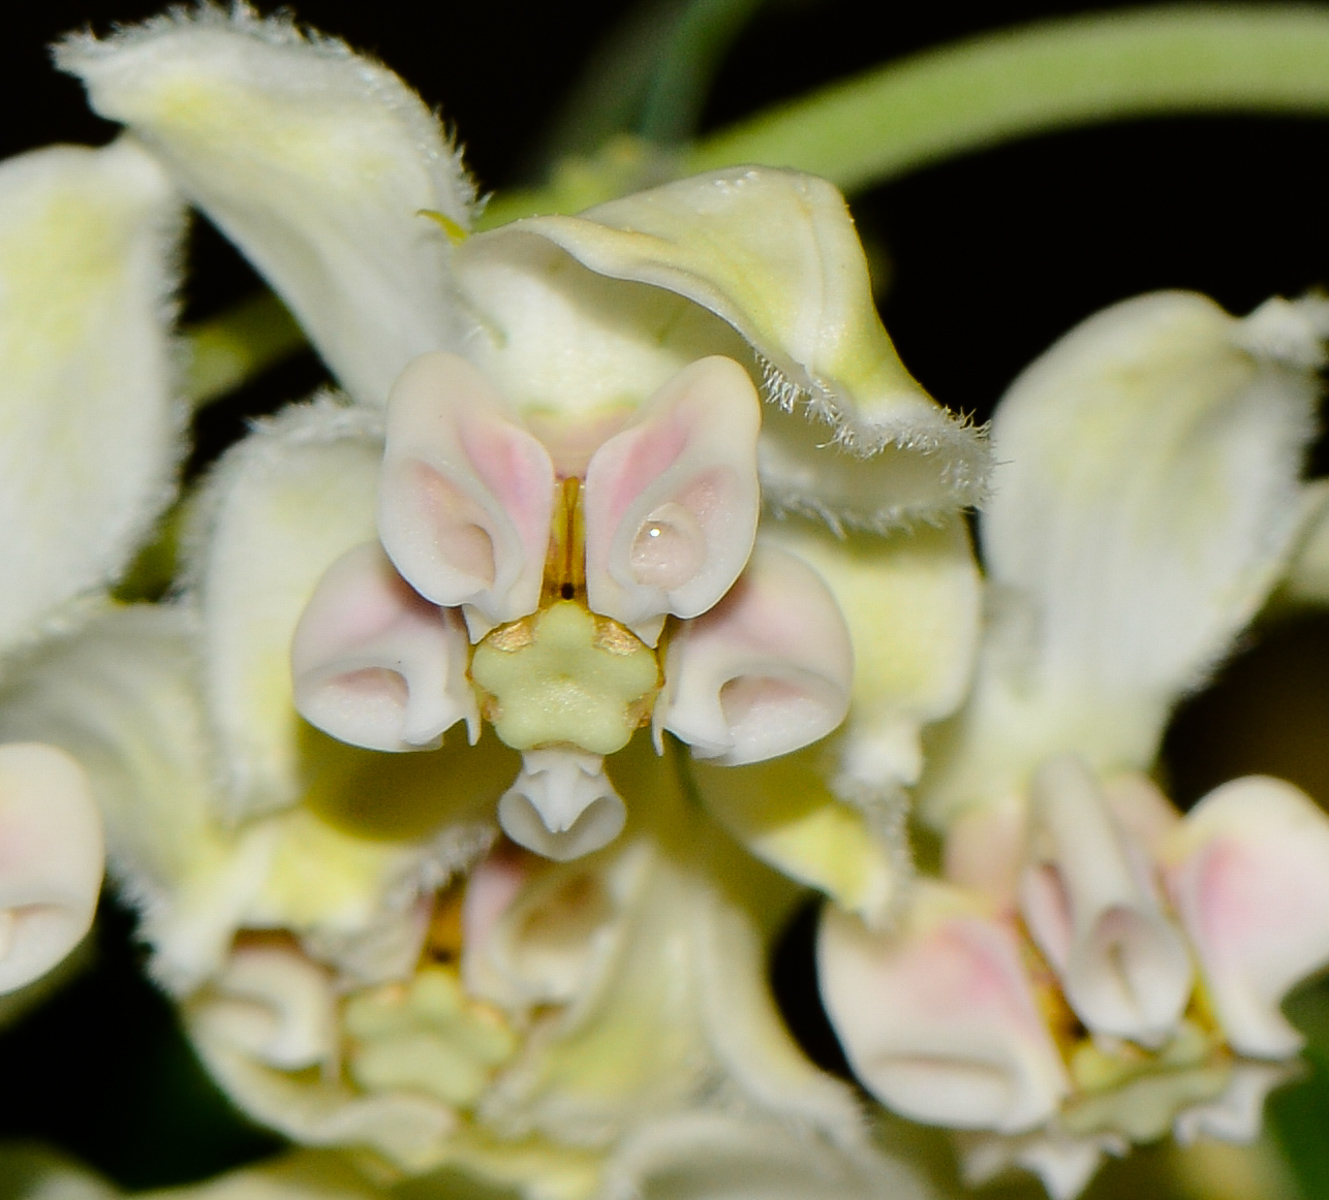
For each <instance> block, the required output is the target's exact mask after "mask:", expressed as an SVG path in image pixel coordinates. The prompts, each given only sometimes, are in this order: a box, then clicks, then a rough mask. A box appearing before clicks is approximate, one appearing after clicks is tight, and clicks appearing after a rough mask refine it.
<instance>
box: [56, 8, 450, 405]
mask: <svg viewBox="0 0 1329 1200" xmlns="http://www.w3.org/2000/svg"><path fill="white" fill-rule="evenodd" d="M57 57H58V61H59V64H60V66H62V67H63V68H64V69H65V70H67V71H69V72H71V73H72V74H75V75H77V76H78V77H79V78H81V79H82V80H83V81H84V83H85V84H86V85H87V88H88V92H89V96H90V98H91V101H92V105H93V107H94V108H95V109H96V111H97V112H98V113H100V114H101V115H102V116H104V117H107V118H109V119H110V120H113V121H121V122H123V123H124V124H126V125H128V126H129V127H130V128H131V129H132V130H133V131H134V133H135V134H136V135H137V136H138V137H140V138H141V139H142V140H143V141H144V142H145V143H146V144H147V145H149V146H150V147H151V148H152V150H153V151H154V153H155V154H156V155H157V156H158V157H159V158H160V160H161V161H162V162H163V163H164V164H165V165H166V167H167V169H168V170H169V171H170V173H171V175H172V177H173V178H174V179H175V181H176V182H177V183H178V184H179V185H180V187H181V188H182V189H183V190H184V191H185V192H186V193H187V194H188V195H189V197H190V199H192V200H193V201H194V203H195V204H197V205H198V206H199V207H200V208H201V209H202V210H203V212H204V213H206V214H207V216H208V218H209V219H210V220H212V221H213V222H214V223H215V224H216V225H217V226H218V228H220V229H221V230H222V231H223V232H224V233H225V234H226V235H227V236H228V237H230V238H231V239H232V240H234V241H235V243H236V244H237V245H238V246H239V247H240V248H241V250H242V251H244V253H245V254H246V255H247V256H248V257H249V258H250V260H251V261H252V262H253V263H254V265H255V266H256V267H257V268H258V270H259V271H260V272H261V273H262V274H263V275H264V276H265V277H266V278H267V279H268V280H269V281H270V282H271V284H272V286H273V287H274V289H275V290H276V291H277V292H278V293H279V294H280V295H281V297H282V299H283V300H284V301H285V302H286V303H287V305H288V306H289V307H290V309H291V311H292V312H293V313H294V314H295V316H296V318H297V319H298V320H299V322H300V324H301V325H302V326H303V327H304V329H305V330H306V331H307V332H308V333H309V336H310V338H311V339H312V340H313V342H314V344H315V345H316V346H317V348H318V350H319V352H320V353H321V354H322V356H323V358H324V360H325V361H326V362H327V363H328V365H329V367H331V368H332V370H333V372H334V373H335V374H336V375H337V376H338V378H339V379H340V380H341V382H342V383H343V385H344V386H345V387H346V388H347V389H348V390H349V391H350V392H351V393H352V394H353V395H354V396H355V397H356V398H357V399H359V400H361V401H363V402H366V403H373V404H381V403H382V402H383V401H384V400H385V399H386V397H387V393H388V388H389V387H390V386H391V384H392V381H393V380H394V379H395V378H396V377H397V375H398V373H399V372H400V371H401V370H402V368H403V367H405V366H406V364H407V363H408V362H409V361H410V360H411V359H412V358H414V357H415V356H416V355H418V354H422V353H424V352H425V351H427V350H435V349H439V348H441V347H443V346H445V345H446V344H448V343H449V341H450V340H451V339H452V338H453V337H454V336H455V325H454V322H453V312H454V306H453V304H452V301H451V300H450V298H449V284H448V278H447V264H448V257H449V253H450V248H451V236H452V235H453V234H455V235H456V236H459V237H460V236H463V235H464V232H465V230H466V228H467V227H468V225H469V221H470V217H469V210H470V206H471V204H472V202H473V199H474V190H473V188H472V185H471V183H470V181H469V180H468V179H467V177H466V174H465V172H464V171H463V170H462V167H461V163H460V160H459V157H458V154H457V152H456V150H455V149H454V148H453V147H452V145H451V144H450V142H449V140H448V139H447V137H446V136H445V134H444V132H443V130H442V128H441V126H440V124H439V122H438V120H437V118H436V117H435V116H434V115H433V114H432V113H430V112H429V110H428V109H427V108H426V107H425V105H424V104H423V103H422V102H421V100H420V98H419V97H418V96H416V95H415V94H414V93H413V92H412V91H411V90H410V89H409V88H407V87H406V85H405V84H403V83H402V82H401V80H400V79H398V78H397V77H396V76H395V75H394V74H392V72H391V71H389V70H387V69H386V68H385V67H383V66H381V65H380V64H379V63H377V62H375V61H373V60H372V59H370V58H366V57H363V56H360V55H356V54H353V53H352V52H351V51H350V50H349V49H348V48H347V47H346V46H345V45H344V44H343V43H341V42H339V41H337V40H335V39H333V38H328V37H324V36H322V35H320V34H305V33H303V32H301V30H300V29H299V28H298V27H297V26H296V24H295V23H294V21H293V20H292V19H291V18H290V17H288V16H280V17H269V18H260V17H259V16H258V15H257V14H256V13H255V12H254V10H253V9H251V8H250V7H249V6H248V5H246V4H239V5H237V6H236V7H235V8H233V9H232V10H231V11H230V12H229V13H228V12H227V11H226V10H224V9H222V8H220V7H213V6H211V5H205V6H200V7H199V8H197V9H193V10H184V9H178V10H174V11H172V12H171V13H168V14H166V15H164V16H161V17H158V18H156V19H155V20H153V21H149V22H148V23H147V24H145V25H141V26H136V27H131V28H129V29H126V30H123V31H122V32H119V33H117V34H115V35H114V36H112V37H110V38H107V39H106V40H104V41H98V40H96V39H94V38H92V37H91V36H89V35H80V36H76V37H72V38H70V39H68V40H66V41H65V42H64V43H63V44H62V45H61V47H60V48H59V51H58V55H57ZM422 212H433V213H436V214H438V215H439V216H440V217H441V218H443V222H442V224H446V225H447V228H446V229H445V228H442V227H440V225H441V223H440V222H439V221H438V220H432V219H430V218H429V217H428V216H426V215H421V214H422Z"/></svg>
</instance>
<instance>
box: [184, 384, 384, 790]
mask: <svg viewBox="0 0 1329 1200" xmlns="http://www.w3.org/2000/svg"><path fill="white" fill-rule="evenodd" d="M381 447H382V443H381V442H380V441H379V440H378V438H377V436H376V435H375V433H374V432H373V426H372V418H366V417H365V416H364V415H363V414H361V413H358V412H356V411H355V410H350V409H344V408H339V407H337V406H336V405H333V404H331V403H328V402H323V403H320V404H315V405H312V406H299V407H295V408H291V409H288V410H286V412H285V413H284V414H283V415H281V416H280V417H277V418H276V419H274V420H272V421H270V422H268V423H266V424H265V425H263V426H262V427H261V428H260V429H259V430H258V431H257V432H256V433H254V434H253V435H251V436H250V437H248V438H246V439H245V440H244V441H243V442H241V443H239V444H238V445H237V446H235V447H234V448H233V449H232V450H231V451H230V452H229V453H228V454H227V455H226V457H225V458H224V459H223V460H222V463H221V466H220V468H219V469H218V471H217V472H216V474H215V475H214V476H213V478H212V480H211V482H210V483H209V484H208V489H207V491H206V492H205V495H204V500H203V504H202V524H203V526H204V527H203V529H201V530H195V531H194V534H193V538H192V542H193V545H194V546H195V547H197V550H196V553H195V557H194V561H193V563H192V564H191V571H192V574H193V576H194V579H195V581H196V584H195V586H196V589H197V595H198V600H199V604H200V607H201V609H202V617H203V620H202V624H201V629H202V653H203V673H204V680H205V683H204V689H205V696H206V699H207V704H208V708H209V713H210V716H211V718H212V722H213V726H214V728H215V730H216V733H217V736H218V739H219V742H220V746H221V750H222V753H223V756H224V766H225V769H226V783H227V785H228V789H229V792H230V794H229V796H227V797H225V799H226V801H227V802H228V803H229V805H230V807H231V810H232V812H233V813H234V814H235V815H241V814H250V813H256V812H262V811H265V810H271V809H274V808H280V807H283V806H285V805H288V804H291V803H293V802H294V801H295V799H296V797H297V795H298V791H299V780H298V777H297V771H298V764H297V761H296V754H297V743H296V736H297V733H298V730H299V725H300V720H299V717H298V716H297V715H296V711H295V702H294V698H293V694H292V684H291V670H290V647H291V638H292V636H293V634H294V632H295V628H296V624H297V623H298V621H299V619H300V614H301V612H302V611H303V610H304V607H305V605H306V603H307V602H308V601H309V598H310V597H311V596H312V595H313V593H314V589H315V587H316V586H317V584H318V581H319V578H320V577H321V576H322V575H323V572H324V571H326V570H327V568H328V567H329V566H330V565H331V564H332V563H333V562H334V561H335V560H336V559H337V558H338V557H339V556H340V555H341V554H343V553H345V552H346V551H347V550H349V549H350V548H351V547H352V546H355V545H359V544H360V543H362V542H366V541H369V540H371V539H373V537H374V495H375V489H376V486H377V476H378V467H379V455H380V453H381Z"/></svg>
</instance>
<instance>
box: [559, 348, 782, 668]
mask: <svg viewBox="0 0 1329 1200" xmlns="http://www.w3.org/2000/svg"><path fill="white" fill-rule="evenodd" d="M760 425H761V403H760V401H759V400H758V399H757V393H756V389H755V388H753V386H752V381H751V380H750V379H749V378H748V376H747V372H745V371H744V370H743V368H742V367H740V366H739V365H738V364H737V363H736V362H734V361H733V360H732V359H728V358H722V357H719V356H713V357H710V358H704V359H701V360H700V361H699V362H695V363H693V364H692V365H691V366H689V367H686V368H684V369H683V370H682V371H680V372H679V373H678V374H677V375H675V376H674V377H673V378H672V379H671V380H669V382H668V383H666V384H665V385H664V387H662V388H661V389H660V390H659V391H658V392H657V393H656V394H655V395H654V396H652V397H651V399H650V400H648V401H647V402H646V404H645V405H643V407H642V408H641V410H640V411H639V412H638V413H637V414H636V415H635V417H634V420H633V422H632V424H631V425H630V426H629V427H628V428H627V429H625V430H623V431H622V432H621V433H618V434H615V435H614V436H613V437H612V438H610V439H609V440H608V441H607V442H605V444H604V445H603V446H601V447H600V449H599V450H597V451H596V452H595V455H594V456H593V457H592V459H591V461H590V465H589V467H588V468H587V471H586V486H585V494H584V499H583V510H584V512H585V514H586V518H585V519H586V594H587V602H588V603H589V605H590V608H591V610H592V611H593V612H597V613H603V614H604V615H605V616H607V617H612V618H614V620H616V621H619V622H620V623H622V624H624V625H626V626H628V628H630V629H632V630H633V631H634V632H635V633H636V634H637V635H638V636H639V637H641V638H642V640H643V641H645V642H647V643H648V644H649V645H652V646H653V645H655V643H656V640H657V639H658V638H659V635H660V620H661V619H662V618H663V616H664V615H665V614H666V613H672V614H673V615H674V616H677V617H684V618H687V617H696V616H699V615H700V614H702V613H704V612H706V611H707V610H708V609H709V608H711V607H712V606H713V605H714V604H715V602H716V601H717V600H719V599H720V597H721V596H723V595H724V594H725V592H727V591H728V590H729V588H730V586H731V585H732V584H733V582H734V580H735V579H737V578H738V574H739V572H740V571H742V570H743V567H744V564H746V562H747V560H748V555H749V554H750V553H751V552H752V541H753V538H754V537H755V536H756V532H757V516H758V513H759V510H760V507H761V491H760V488H759V486H758V483H757V459H756V442H757V431H758V429H759V427H760Z"/></svg>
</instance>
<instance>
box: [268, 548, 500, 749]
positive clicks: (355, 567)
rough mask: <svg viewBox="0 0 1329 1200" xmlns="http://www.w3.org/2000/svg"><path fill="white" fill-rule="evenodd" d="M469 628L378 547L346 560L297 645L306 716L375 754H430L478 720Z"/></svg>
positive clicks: (318, 593)
mask: <svg viewBox="0 0 1329 1200" xmlns="http://www.w3.org/2000/svg"><path fill="white" fill-rule="evenodd" d="M469 645H470V644H469V642H468V641H467V637H466V626H465V625H464V624H463V623H462V620H461V617H460V616H459V615H458V614H457V613H456V612H454V611H452V610H451V609H445V608H437V607H435V606H434V605H432V604H430V603H429V602H428V601H427V600H425V599H424V598H423V597H421V596H420V595H419V594H418V593H416V592H415V591H414V590H412V588H411V586H410V585H409V584H408V583H407V582H406V581H405V580H404V579H402V577H401V576H400V575H398V574H397V572H396V569H395V568H394V567H393V566H392V564H391V563H390V562H389V561H388V559H387V556H386V555H385V554H384V553H383V550H382V548H381V547H380V546H379V544H378V543H377V542H369V543H366V544H365V545H363V546H357V547H356V548H355V549H353V550H349V551H347V552H346V553H345V554H344V555H342V557H341V558H339V559H338V560H337V561H336V562H335V563H334V564H333V565H332V566H331V567H329V568H328V571H327V573H326V574H325V575H324V576H323V578H322V579H321V580H320V581H319V584H318V587H317V589H316V590H315V592H314V595H313V596H312V597H311V598H310V601H309V603H308V604H307V605H306V606H305V610H304V613H303V614H302V615H301V617H300V623H299V625H297V626H296V629H295V634H294V636H293V639H292V642H291V677H292V682H293V685H294V700H295V706H296V708H297V709H298V710H299V711H300V715H301V716H303V717H304V718H305V720H307V721H309V722H310V723H311V724H312V725H316V726H317V727H318V728H320V729H322V730H323V731H324V732H325V733H329V734H331V735H332V736H333V737H336V738H340V739H341V740H342V741H344V742H350V743H351V745H353V746H366V747H368V748H369V749H371V750H427V749H432V748H434V747H436V746H438V745H439V743H440V741H441V739H442V736H443V734H444V732H446V731H447V730H448V729H450V728H452V726H453V725H455V724H456V723H457V722H458V721H466V722H467V724H468V725H469V726H470V728H471V730H472V739H471V740H472V741H474V740H475V738H477V737H479V732H480V731H479V721H480V714H479V711H478V709H477V707H476V702H475V693H474V692H473V691H472V690H471V686H470V683H469V682H468V680H467V678H466V667H467V658H468V650H469Z"/></svg>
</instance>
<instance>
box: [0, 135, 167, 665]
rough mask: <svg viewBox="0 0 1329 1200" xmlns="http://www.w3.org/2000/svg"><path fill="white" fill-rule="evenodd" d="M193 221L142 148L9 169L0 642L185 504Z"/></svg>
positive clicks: (1, 262)
mask: <svg viewBox="0 0 1329 1200" xmlns="http://www.w3.org/2000/svg"><path fill="white" fill-rule="evenodd" d="M181 228H182V225H181V211H180V202H179V200H178V199H177V198H176V196H175V194H174V193H173V192H172V190H171V187H170V185H169V183H168V182H167V180H166V177H165V175H164V174H163V172H162V171H161V169H160V168H159V167H158V166H157V165H156V164H155V163H154V162H153V160H152V159H151V157H149V155H147V154H146V153H144V151H143V150H142V149H141V148H140V147H138V146H136V145H134V144H133V143H132V142H129V141H121V142H117V143H115V144H114V145H112V146H109V147H107V148H106V149H104V150H84V149H78V148H75V147H72V146H57V147H52V148H50V149H46V150H39V151H35V152H33V153H31V154H24V155H21V156H19V157H17V158H12V159H10V160H9V161H7V162H6V163H4V164H3V165H0V380H3V382H2V383H0V561H3V562H4V564H5V584H4V586H3V587H2V588H0V649H9V648H11V647H12V646H13V645H14V643H15V642H17V641H20V640H22V639H24V638H26V637H29V636H31V635H33V634H34V633H36V632H38V630H39V627H40V624H41V621H42V619H43V618H44V617H45V616H47V615H48V614H49V611H50V610H51V609H52V608H53V607H55V606H56V605H58V604H60V603H61V602H62V601H66V600H68V599H70V598H71V597H73V596H75V595H77V594H78V593H80V592H84V591H87V590H89V589H92V588H95V587H100V586H102V585H104V584H106V583H108V582H109V581H110V580H112V579H113V578H114V577H115V576H117V575H118V574H119V573H120V572H121V571H122V570H124V568H125V565H126V563H127V562H128V560H129V558H130V556H131V555H132V554H133V552H134V550H135V549H136V548H137V544H138V542H139V541H140V540H141V539H142V537H143V536H144V534H146V533H147V531H148V529H149V528H150V526H151V523H152V521H153V519H154V518H155V517H156V516H157V514H158V513H159V512H160V511H161V509H162V508H163V507H164V506H165V504H166V502H167V501H168V500H169V499H170V496H171V492H172V490H173V486H174V479H173V474H174V468H175V462H176V459H177V458H178V455H179V452H180V448H181V444H180V438H179V433H180V429H181V426H182V424H183V417H184V414H183V411H182V410H181V409H180V407H179V406H178V405H177V404H176V402H175V382H174V380H173V378H172V376H173V371H172V354H171V347H170V345H169V341H168V337H167V325H168V323H169V320H170V316H171V303H172V297H171V292H172V290H173V288H174V286H175V278H174V270H173V266H174V263H175V260H176V256H177V254H178V239H179V234H180V231H181Z"/></svg>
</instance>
